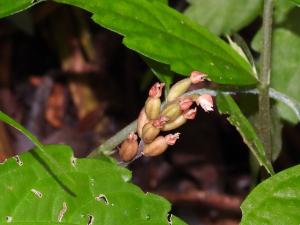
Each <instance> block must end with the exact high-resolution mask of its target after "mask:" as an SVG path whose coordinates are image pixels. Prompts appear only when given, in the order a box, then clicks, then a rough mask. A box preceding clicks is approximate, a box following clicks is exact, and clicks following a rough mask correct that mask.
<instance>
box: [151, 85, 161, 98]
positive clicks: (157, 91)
mask: <svg viewBox="0 0 300 225" xmlns="http://www.w3.org/2000/svg"><path fill="white" fill-rule="evenodd" d="M164 86H165V84H164V83H158V82H157V83H155V84H154V85H153V86H152V87H151V88H150V90H149V97H152V98H160V97H161V94H162V89H163V88H164Z"/></svg>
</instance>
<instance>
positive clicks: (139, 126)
mask: <svg viewBox="0 0 300 225" xmlns="http://www.w3.org/2000/svg"><path fill="white" fill-rule="evenodd" d="M148 122H149V119H148V118H147V115H146V112H145V109H144V108H143V109H142V110H141V112H140V114H139V117H138V119H137V132H138V135H139V137H140V138H141V137H142V131H143V127H144V126H145V124H146V123H148Z"/></svg>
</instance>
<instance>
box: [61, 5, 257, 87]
mask: <svg viewBox="0 0 300 225" xmlns="http://www.w3.org/2000/svg"><path fill="white" fill-rule="evenodd" d="M58 2H62V3H67V4H72V5H76V6H78V7H81V8H84V9H86V10H88V11H89V12H92V13H93V14H94V15H93V19H94V20H95V21H96V22H97V23H99V24H101V25H102V26H104V27H106V28H108V29H110V30H113V31H115V32H117V33H119V34H121V35H124V36H125V39H124V44H125V45H126V46H127V47H129V48H131V49H133V50H135V51H137V52H139V53H140V54H142V55H144V56H146V57H148V58H152V59H154V60H156V61H159V62H161V63H164V64H169V65H170V67H171V70H173V71H174V72H176V73H179V74H182V75H188V74H190V72H192V71H194V70H199V71H202V72H205V73H207V74H209V78H210V79H211V80H212V81H214V82H217V83H222V84H237V85H251V84H256V83H257V80H256V79H255V77H254V76H253V74H252V69H251V65H249V64H248V63H247V62H246V61H245V60H244V59H243V58H242V57H241V56H239V55H238V54H237V53H236V52H235V51H234V50H233V49H231V48H230V46H229V45H228V44H226V43H225V42H224V41H222V40H221V39H219V38H218V37H217V36H215V35H213V34H211V33H209V32H208V31H207V30H206V29H204V28H201V27H199V26H198V25H197V24H196V23H194V22H192V21H190V20H189V19H188V18H186V17H185V16H183V15H182V14H180V13H179V12H177V11H175V10H174V9H172V8H170V7H168V6H166V5H164V4H162V3H160V2H150V1H148V0H138V1H137V0H126V1H117V0H97V1H88V2H87V1H82V0H58ZM136 12H139V13H138V14H137V13H136Z"/></svg>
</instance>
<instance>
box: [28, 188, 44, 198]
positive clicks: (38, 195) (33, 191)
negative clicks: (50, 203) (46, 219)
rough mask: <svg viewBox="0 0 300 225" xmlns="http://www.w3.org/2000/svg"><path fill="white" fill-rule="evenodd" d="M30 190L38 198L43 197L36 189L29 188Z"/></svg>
mask: <svg viewBox="0 0 300 225" xmlns="http://www.w3.org/2000/svg"><path fill="white" fill-rule="evenodd" d="M31 192H32V193H33V194H34V195H35V196H36V197H38V198H42V197H43V194H42V192H40V191H38V190H36V189H31Z"/></svg>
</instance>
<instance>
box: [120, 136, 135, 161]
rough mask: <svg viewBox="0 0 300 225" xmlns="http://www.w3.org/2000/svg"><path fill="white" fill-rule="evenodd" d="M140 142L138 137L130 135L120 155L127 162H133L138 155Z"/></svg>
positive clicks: (124, 142)
mask: <svg viewBox="0 0 300 225" xmlns="http://www.w3.org/2000/svg"><path fill="white" fill-rule="evenodd" d="M137 151H138V142H137V135H136V134H135V133H133V132H132V133H130V134H129V135H128V137H127V139H126V140H124V141H123V142H122V144H121V147H120V148H119V155H120V157H121V159H122V160H123V161H125V162H128V161H131V160H132V159H133V158H134V157H135V156H136V154H137Z"/></svg>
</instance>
